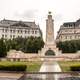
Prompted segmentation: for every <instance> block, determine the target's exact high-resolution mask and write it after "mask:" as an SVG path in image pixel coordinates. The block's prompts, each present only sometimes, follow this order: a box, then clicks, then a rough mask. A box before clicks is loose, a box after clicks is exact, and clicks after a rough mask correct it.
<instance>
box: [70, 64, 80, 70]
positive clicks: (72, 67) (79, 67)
mask: <svg viewBox="0 0 80 80" xmlns="http://www.w3.org/2000/svg"><path fill="white" fill-rule="evenodd" d="M70 70H71V71H80V65H75V66H71V67H70Z"/></svg>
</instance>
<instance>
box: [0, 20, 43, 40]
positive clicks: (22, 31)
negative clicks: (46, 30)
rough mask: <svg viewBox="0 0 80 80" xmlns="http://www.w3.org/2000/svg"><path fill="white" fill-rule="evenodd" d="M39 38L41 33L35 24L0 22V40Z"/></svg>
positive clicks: (11, 21)
mask: <svg viewBox="0 0 80 80" xmlns="http://www.w3.org/2000/svg"><path fill="white" fill-rule="evenodd" d="M30 36H33V37H40V36H42V32H41V30H40V28H39V25H36V24H35V22H24V21H13V20H6V19H4V20H1V21H0V38H4V39H12V38H17V37H22V38H27V37H30Z"/></svg>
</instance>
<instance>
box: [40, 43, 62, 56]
mask: <svg viewBox="0 0 80 80" xmlns="http://www.w3.org/2000/svg"><path fill="white" fill-rule="evenodd" d="M48 50H52V51H53V52H54V54H55V55H54V56H57V55H60V54H61V51H59V49H58V48H57V47H56V44H45V45H44V47H43V48H42V50H41V51H39V55H40V56H46V55H45V53H46V52H47V51H48Z"/></svg>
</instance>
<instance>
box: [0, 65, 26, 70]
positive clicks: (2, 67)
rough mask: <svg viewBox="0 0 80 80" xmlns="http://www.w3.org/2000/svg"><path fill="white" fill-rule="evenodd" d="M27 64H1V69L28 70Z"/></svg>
mask: <svg viewBox="0 0 80 80" xmlns="http://www.w3.org/2000/svg"><path fill="white" fill-rule="evenodd" d="M26 68H27V66H26V65H21V64H19V65H17V64H16V65H0V71H26Z"/></svg>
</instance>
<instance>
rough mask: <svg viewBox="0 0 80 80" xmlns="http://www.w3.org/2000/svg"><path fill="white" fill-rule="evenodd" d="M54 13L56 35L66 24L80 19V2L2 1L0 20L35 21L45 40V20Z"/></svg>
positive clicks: (72, 0)
mask: <svg viewBox="0 0 80 80" xmlns="http://www.w3.org/2000/svg"><path fill="white" fill-rule="evenodd" d="M48 11H51V12H52V15H53V19H54V27H55V35H56V34H57V31H58V30H59V28H60V25H61V24H62V23H64V22H70V21H76V20H77V19H79V18H80V0H0V20H2V19H4V18H5V19H10V20H23V21H35V22H36V23H37V24H39V25H40V28H41V30H42V31H43V35H44V38H45V28H46V26H45V24H46V23H45V20H46V18H47V14H48Z"/></svg>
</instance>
